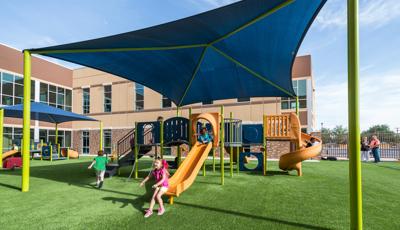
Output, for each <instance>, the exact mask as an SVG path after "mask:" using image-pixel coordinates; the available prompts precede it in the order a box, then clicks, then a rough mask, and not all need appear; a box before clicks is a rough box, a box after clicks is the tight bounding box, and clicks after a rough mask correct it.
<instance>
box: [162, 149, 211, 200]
mask: <svg viewBox="0 0 400 230" xmlns="http://www.w3.org/2000/svg"><path fill="white" fill-rule="evenodd" d="M211 148H212V143H208V144H199V143H196V144H195V145H194V146H193V147H192V149H191V150H190V152H189V153H188V155H187V157H186V158H185V160H184V161H183V162H182V164H181V166H179V168H178V170H176V172H175V174H174V175H173V176H172V177H171V178H170V179H169V180H168V183H169V188H168V191H167V193H166V195H168V196H177V197H178V196H179V195H180V194H181V193H182V192H184V191H185V190H186V189H188V188H189V187H190V186H191V185H192V184H193V182H194V180H195V179H196V177H197V174H198V173H199V171H200V169H201V167H202V166H203V163H204V161H205V160H206V159H207V157H208V153H209V152H210V150H211Z"/></svg>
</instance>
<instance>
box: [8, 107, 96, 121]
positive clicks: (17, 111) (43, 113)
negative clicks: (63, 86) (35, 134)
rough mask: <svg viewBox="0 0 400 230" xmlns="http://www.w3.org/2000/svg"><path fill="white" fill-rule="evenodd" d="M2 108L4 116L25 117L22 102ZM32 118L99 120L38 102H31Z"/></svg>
mask: <svg viewBox="0 0 400 230" xmlns="http://www.w3.org/2000/svg"><path fill="white" fill-rule="evenodd" d="M1 109H4V117H15V118H22V117H23V110H24V106H23V105H22V104H18V105H14V106H11V105H10V106H3V107H1ZM31 119H32V120H38V121H46V122H50V123H56V124H59V123H63V122H68V121H97V120H95V119H93V118H91V117H87V116H83V115H80V114H76V113H72V112H68V111H65V110H62V109H58V108H55V107H53V106H49V105H46V104H43V103H38V102H31Z"/></svg>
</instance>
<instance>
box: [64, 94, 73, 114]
mask: <svg viewBox="0 0 400 230" xmlns="http://www.w3.org/2000/svg"><path fill="white" fill-rule="evenodd" d="M65 110H67V111H72V90H70V89H66V90H65Z"/></svg>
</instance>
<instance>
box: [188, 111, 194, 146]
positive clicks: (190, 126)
mask: <svg viewBox="0 0 400 230" xmlns="http://www.w3.org/2000/svg"><path fill="white" fill-rule="evenodd" d="M188 126H189V127H188V129H189V130H188V131H189V151H190V149H191V148H192V138H193V137H192V135H193V133H192V107H190V108H189V125H188Z"/></svg>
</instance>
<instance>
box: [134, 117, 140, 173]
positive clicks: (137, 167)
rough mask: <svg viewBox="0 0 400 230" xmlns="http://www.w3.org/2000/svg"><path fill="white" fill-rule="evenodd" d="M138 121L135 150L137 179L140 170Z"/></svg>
mask: <svg viewBox="0 0 400 230" xmlns="http://www.w3.org/2000/svg"><path fill="white" fill-rule="evenodd" d="M137 124H138V123H137V122H135V137H134V148H135V149H134V150H135V163H134V164H135V179H137V178H138V171H139V164H138V163H139V162H138V159H139V158H138V155H139V145H138V126H137Z"/></svg>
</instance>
